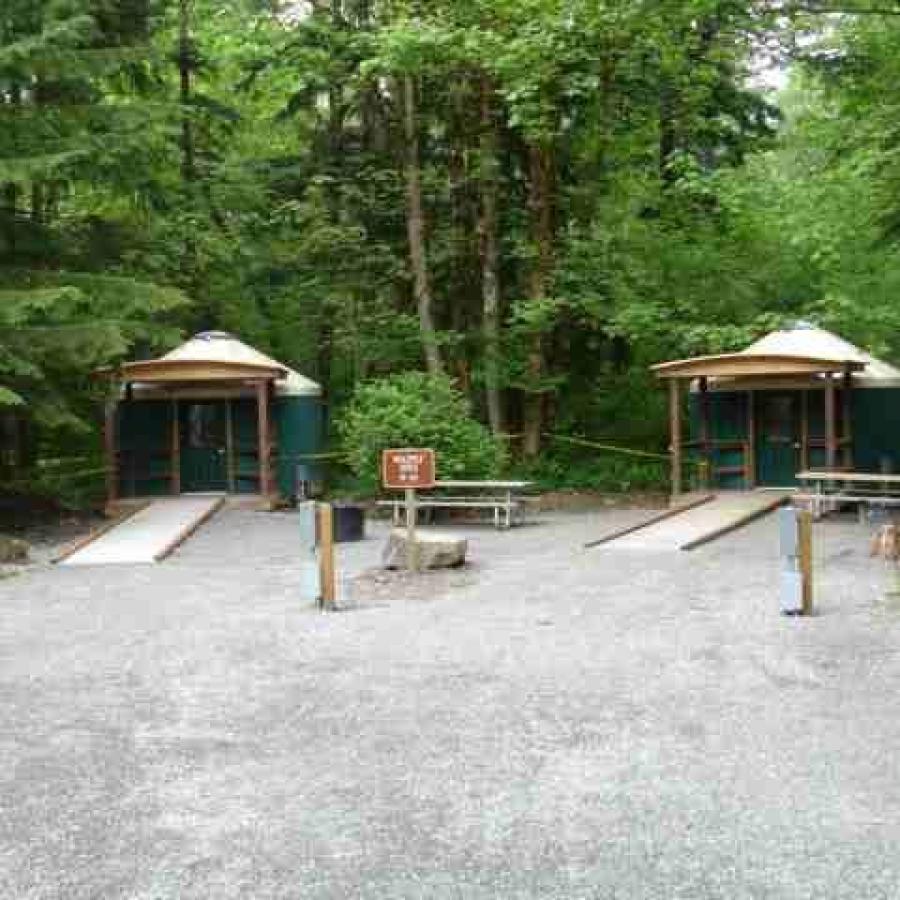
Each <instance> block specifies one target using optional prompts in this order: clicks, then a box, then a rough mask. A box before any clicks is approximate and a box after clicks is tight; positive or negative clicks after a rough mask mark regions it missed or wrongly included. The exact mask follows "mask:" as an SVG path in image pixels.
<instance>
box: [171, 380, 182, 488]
mask: <svg viewBox="0 0 900 900" xmlns="http://www.w3.org/2000/svg"><path fill="white" fill-rule="evenodd" d="M169 441H170V447H169V449H170V454H169V456H170V465H171V467H172V469H171V471H170V473H169V479H170V490H171V492H172V494H173V495H174V496H176V497H177V496H178V495H179V494H180V493H181V428H180V423H179V421H178V401H177V400H176V399H175V398H174V397H173V398H172V430H171V434H170V437H169Z"/></svg>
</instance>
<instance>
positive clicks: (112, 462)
mask: <svg viewBox="0 0 900 900" xmlns="http://www.w3.org/2000/svg"><path fill="white" fill-rule="evenodd" d="M118 412H119V404H118V401H116V400H115V399H109V400H107V401H106V407H105V409H104V419H103V462H104V466H105V468H106V502H107V503H114V502H115V501H116V500H118V499H119V448H118V434H117V432H118V428H117V425H118V420H119V416H118Z"/></svg>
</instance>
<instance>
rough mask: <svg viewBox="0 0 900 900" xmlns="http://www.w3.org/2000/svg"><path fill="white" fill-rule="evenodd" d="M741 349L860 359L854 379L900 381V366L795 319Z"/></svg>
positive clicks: (891, 383)
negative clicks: (899, 367) (791, 322)
mask: <svg viewBox="0 0 900 900" xmlns="http://www.w3.org/2000/svg"><path fill="white" fill-rule="evenodd" d="M741 353H747V354H765V353H767V354H771V355H782V354H783V355H785V356H810V357H815V358H817V359H833V360H838V361H840V362H856V363H862V364H863V365H864V366H865V368H864V369H863V370H862V371H860V372H857V373H855V374H854V376H853V381H854V383H856V384H859V385H861V386H868V387H888V386H896V385H900V369H897V368H895V367H894V366H892V365H890V363H886V362H884V361H883V360H880V359H878V358H876V357H874V356H872V354H871V353H867V352H866V351H865V350H862V349H860V348H859V347H857V346H855V345H854V344H851V343H850V342H849V341H845V340H844V339H843V338H842V337H838V335H836V334H834V333H832V332H830V331H826V330H825V329H824V328H818V327H816V326H814V325H809V324H807V323H805V322H798V323H797V324H796V325H795V326H794V327H793V328H787V329H782V330H779V331H773V332H770V333H769V334H767V335H765V337H761V338H760V339H759V340H758V341H755V342H754V343H752V344H751V345H750V346H749V347H746V348H745V349H744V350H742V351H741Z"/></svg>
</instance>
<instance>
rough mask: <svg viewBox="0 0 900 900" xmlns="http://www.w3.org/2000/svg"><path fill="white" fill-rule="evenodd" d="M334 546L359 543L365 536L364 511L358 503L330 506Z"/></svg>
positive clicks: (340, 503) (339, 503) (333, 504)
mask: <svg viewBox="0 0 900 900" xmlns="http://www.w3.org/2000/svg"><path fill="white" fill-rule="evenodd" d="M331 510H332V516H333V522H334V542H335V543H336V544H344V543H349V542H350V541H361V540H363V539H364V538H365V536H366V516H365V510H364V509H363V508H362V506H360V505H359V504H358V503H345V502H338V503H332V504H331Z"/></svg>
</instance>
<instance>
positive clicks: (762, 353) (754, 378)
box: [653, 322, 900, 493]
mask: <svg viewBox="0 0 900 900" xmlns="http://www.w3.org/2000/svg"><path fill="white" fill-rule="evenodd" d="M653 369H654V371H655V372H656V374H657V375H658V376H659V377H660V378H663V379H667V380H668V381H669V388H670V398H671V399H670V419H671V426H670V427H671V433H672V443H671V451H672V474H673V488H674V489H675V492H676V493H677V492H678V490H680V488H681V486H682V481H683V479H684V472H685V462H689V463H692V464H694V465H692V466H691V468H693V469H694V470H695V471H696V470H697V464H698V463H699V464H700V471H702V472H704V475H705V479H704V480H705V481H706V482H707V484H708V485H709V486H711V487H715V488H753V487H757V486H773V487H788V486H791V485H793V484H795V483H796V475H797V473H798V472H800V471H802V470H805V469H811V468H815V469H825V468H827V469H841V470H855V471H860V472H886V471H893V472H898V471H900V370H898V369H896V368H895V367H894V366H892V365H889V364H888V363H886V362H883V361H882V360H879V359H876V358H875V357H874V356H872V355H871V354H870V353H867V352H865V351H864V350H861V349H860V348H859V347H856V346H854V345H853V344H851V343H849V342H848V341H846V340H844V339H843V338H841V337H838V336H837V335H836V334H832V333H831V332H830V331H826V330H824V329H822V328H818V327H816V326H814V325H811V324H809V323H806V322H798V323H796V324H795V325H794V326H793V327H791V328H788V329H784V330H779V331H774V332H772V333H770V334H767V335H766V336H765V337H763V338H761V339H760V340H758V341H756V342H754V343H753V344H751V345H750V346H749V347H747V348H745V349H744V350H742V351H740V352H738V353H728V354H720V355H717V356H701V357H694V358H693V359H685V360H675V361H672V362H666V363H660V364H658V365H656V366H654V367H653ZM681 385H688V386H689V403H688V411H689V415H688V421H687V422H686V423H684V425H682V421H681V409H682V405H683V396H682V394H681V390H680V386H681Z"/></svg>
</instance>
